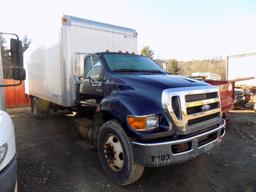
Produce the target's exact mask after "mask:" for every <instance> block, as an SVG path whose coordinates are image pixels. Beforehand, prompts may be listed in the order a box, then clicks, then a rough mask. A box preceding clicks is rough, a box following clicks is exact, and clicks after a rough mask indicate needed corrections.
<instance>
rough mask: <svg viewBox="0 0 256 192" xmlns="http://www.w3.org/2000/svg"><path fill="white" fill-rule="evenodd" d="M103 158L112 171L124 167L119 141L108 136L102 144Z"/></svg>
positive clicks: (112, 136) (111, 135)
mask: <svg viewBox="0 0 256 192" xmlns="http://www.w3.org/2000/svg"><path fill="white" fill-rule="evenodd" d="M104 158H105V160H106V162H107V164H108V166H109V167H110V168H111V169H112V170H113V171H116V172H118V171H120V170H121V169H122V168H123V166H124V152H123V147H122V144H121V142H120V141H119V139H118V138H117V137H116V136H115V135H113V134H109V135H108V136H107V137H106V139H105V142H104Z"/></svg>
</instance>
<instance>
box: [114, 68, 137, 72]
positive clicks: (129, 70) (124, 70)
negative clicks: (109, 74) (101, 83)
mask: <svg viewBox="0 0 256 192" xmlns="http://www.w3.org/2000/svg"><path fill="white" fill-rule="evenodd" d="M113 71H114V72H141V71H140V70H136V69H116V70H113Z"/></svg>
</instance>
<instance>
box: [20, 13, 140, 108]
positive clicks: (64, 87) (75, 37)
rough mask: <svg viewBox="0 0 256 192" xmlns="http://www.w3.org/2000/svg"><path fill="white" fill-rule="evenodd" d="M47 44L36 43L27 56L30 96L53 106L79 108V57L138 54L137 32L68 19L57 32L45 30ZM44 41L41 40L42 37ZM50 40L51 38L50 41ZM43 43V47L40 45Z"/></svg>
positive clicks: (27, 86)
mask: <svg viewBox="0 0 256 192" xmlns="http://www.w3.org/2000/svg"><path fill="white" fill-rule="evenodd" d="M44 34H46V35H47V39H48V40H47V41H45V42H42V41H41V42H40V40H38V41H36V40H35V41H36V42H37V44H36V45H33V41H34V39H32V44H31V47H30V48H29V51H28V53H26V55H25V68H26V72H27V80H26V93H27V94H29V95H32V96H36V97H39V98H42V99H44V100H47V101H50V102H52V103H55V104H58V105H61V106H65V107H72V106H75V99H76V98H75V80H74V75H75V62H76V57H77V54H78V53H97V52H105V51H107V50H108V51H110V52H118V51H122V52H126V51H128V52H134V53H137V32H136V31H135V30H134V29H130V28H125V27H119V26H114V25H109V24H105V23H100V22H95V21H90V20H86V19H81V18H76V17H72V16H68V15H64V16H63V18H62V22H61V21H60V22H59V24H56V28H47V27H45V26H44V27H42V35H44ZM39 37H40V36H39ZM48 37H49V38H48ZM38 42H39V43H38Z"/></svg>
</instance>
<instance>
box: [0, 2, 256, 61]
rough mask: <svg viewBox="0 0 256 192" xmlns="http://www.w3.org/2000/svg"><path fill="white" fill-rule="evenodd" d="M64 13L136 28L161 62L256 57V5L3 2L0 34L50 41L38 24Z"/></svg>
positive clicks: (227, 3)
mask: <svg viewBox="0 0 256 192" xmlns="http://www.w3.org/2000/svg"><path fill="white" fill-rule="evenodd" d="M61 14H69V15H73V16H77V17H82V18H86V19H92V20H96V21H101V22H106V23H111V24H115V25H121V26H125V27H130V28H134V29H136V30H137V32H138V35H139V36H138V43H139V49H141V47H143V46H145V45H149V46H150V47H151V48H152V49H153V50H154V51H155V53H156V55H155V56H156V57H158V58H176V59H179V60H187V59H198V58H200V59H203V58H206V59H207V58H213V57H218V56H222V57H224V56H226V55H230V54H237V53H245V52H256V0H212V1H210V0H208V1H206V0H194V1H193V0H176V1H174V0H137V1H136V0H101V1H100V0H43V1H39V0H17V1H13V0H2V2H1V8H0V31H7V32H16V33H18V34H19V35H21V36H23V35H25V34H27V35H28V36H29V37H30V38H32V42H33V36H34V35H35V34H37V35H41V36H42V39H44V38H46V39H47V36H46V35H44V34H41V33H40V31H38V30H37V25H39V24H40V23H42V21H43V20H46V19H50V18H54V19H57V17H56V15H61ZM44 25H45V24H44ZM45 27H50V26H45Z"/></svg>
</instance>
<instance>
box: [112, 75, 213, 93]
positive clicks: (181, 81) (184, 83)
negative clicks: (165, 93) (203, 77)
mask: <svg viewBox="0 0 256 192" xmlns="http://www.w3.org/2000/svg"><path fill="white" fill-rule="evenodd" d="M115 76H116V79H118V80H119V81H120V82H119V83H121V84H125V85H127V86H129V87H130V88H133V89H151V90H152V89H155V90H156V89H158V90H164V89H167V88H178V87H192V86H206V85H209V84H207V83H205V82H202V81H198V80H194V79H190V78H186V77H182V76H178V75H167V74H152V75H148V74H132V75H130V74H122V75H115Z"/></svg>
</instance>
